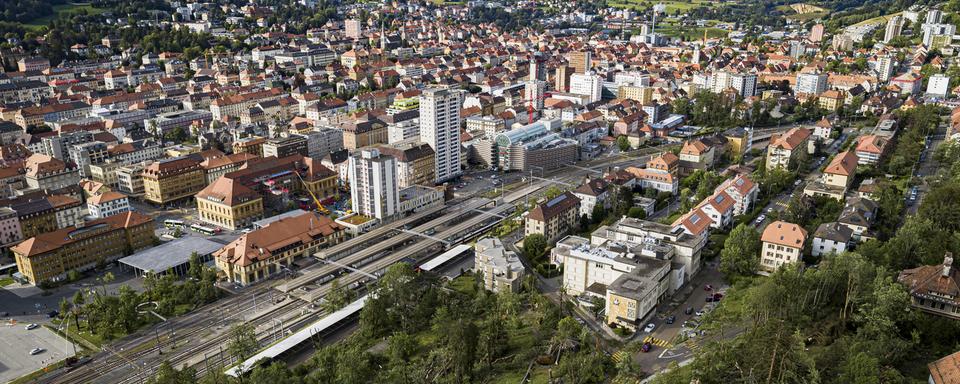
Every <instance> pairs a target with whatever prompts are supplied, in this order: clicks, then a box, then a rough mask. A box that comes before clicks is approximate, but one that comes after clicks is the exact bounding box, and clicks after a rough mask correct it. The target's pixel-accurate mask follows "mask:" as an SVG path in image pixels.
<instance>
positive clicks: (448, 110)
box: [420, 88, 463, 183]
mask: <svg viewBox="0 0 960 384" xmlns="http://www.w3.org/2000/svg"><path fill="white" fill-rule="evenodd" d="M462 100H463V92H462V91H459V90H451V89H443V88H430V89H426V90H424V91H423V93H421V94H420V141H422V142H424V143H427V144H428V145H430V147H431V148H433V151H434V164H435V168H436V170H435V172H434V173H435V175H436V177H437V179H436V182H437V183H442V182H445V181H447V180H450V179H452V178H455V177H457V176H460V174H461V173H463V171H462V170H461V160H460V107H461V104H462Z"/></svg>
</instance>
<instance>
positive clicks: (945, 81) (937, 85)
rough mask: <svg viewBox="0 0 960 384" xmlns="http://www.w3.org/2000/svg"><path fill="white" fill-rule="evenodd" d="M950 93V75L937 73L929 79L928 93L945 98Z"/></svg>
mask: <svg viewBox="0 0 960 384" xmlns="http://www.w3.org/2000/svg"><path fill="white" fill-rule="evenodd" d="M949 94H950V76H947V75H944V74H942V73H937V74H935V75H933V76H930V79H929V80H927V95H928V96H934V97H939V98H943V99H945V98H946V97H947V95H949Z"/></svg>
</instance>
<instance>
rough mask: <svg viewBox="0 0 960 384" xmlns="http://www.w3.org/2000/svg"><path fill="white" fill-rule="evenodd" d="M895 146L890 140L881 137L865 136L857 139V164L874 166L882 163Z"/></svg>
mask: <svg viewBox="0 0 960 384" xmlns="http://www.w3.org/2000/svg"><path fill="white" fill-rule="evenodd" d="M892 146H893V145H892V144H891V143H890V139H889V138H888V137H885V136H880V135H863V136H860V137H858V138H857V147H856V150H855V151H856V154H857V163H858V164H860V165H868V166H873V165H877V164H879V163H880V160H881V159H883V157H884V156H886V154H887V151H888V150H889V149H890V148H891V147H892Z"/></svg>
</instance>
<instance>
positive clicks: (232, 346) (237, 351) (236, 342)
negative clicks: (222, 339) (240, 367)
mask: <svg viewBox="0 0 960 384" xmlns="http://www.w3.org/2000/svg"><path fill="white" fill-rule="evenodd" d="M258 348H260V344H259V343H258V342H257V334H256V332H255V331H254V329H253V326H251V325H250V324H247V323H241V324H237V325H234V326H233V327H231V328H230V339H229V341H228V342H227V352H228V353H230V354H231V355H233V356H234V357H236V358H237V360H238V361H243V360H246V359H247V358H248V357H250V356H251V355H253V353H254V352H256V351H257V349H258Z"/></svg>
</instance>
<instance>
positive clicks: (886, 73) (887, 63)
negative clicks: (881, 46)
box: [877, 55, 893, 82]
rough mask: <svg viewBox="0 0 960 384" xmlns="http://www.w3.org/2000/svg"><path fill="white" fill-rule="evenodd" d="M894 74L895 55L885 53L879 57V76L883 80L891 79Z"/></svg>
mask: <svg viewBox="0 0 960 384" xmlns="http://www.w3.org/2000/svg"><path fill="white" fill-rule="evenodd" d="M891 76H893V56H890V55H883V56H879V57H877V78H878V79H879V80H880V81H881V82H886V81H888V80H890V77H891Z"/></svg>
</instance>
